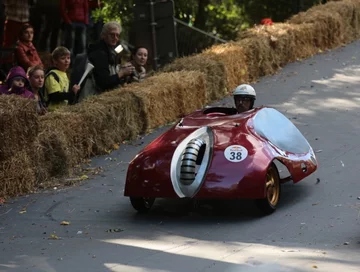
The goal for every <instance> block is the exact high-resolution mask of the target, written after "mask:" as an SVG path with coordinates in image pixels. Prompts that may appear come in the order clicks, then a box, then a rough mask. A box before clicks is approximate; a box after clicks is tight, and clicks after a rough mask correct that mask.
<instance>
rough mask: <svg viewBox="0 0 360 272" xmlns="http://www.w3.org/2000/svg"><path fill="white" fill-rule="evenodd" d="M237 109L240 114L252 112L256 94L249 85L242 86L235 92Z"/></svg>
mask: <svg viewBox="0 0 360 272" xmlns="http://www.w3.org/2000/svg"><path fill="white" fill-rule="evenodd" d="M233 96H234V102H235V107H236V110H237V112H238V113H243V112H245V111H248V110H251V109H252V108H253V107H254V102H255V99H256V92H255V89H254V88H253V87H251V86H250V85H248V84H241V85H239V86H237V87H236V89H235V90H234V91H233Z"/></svg>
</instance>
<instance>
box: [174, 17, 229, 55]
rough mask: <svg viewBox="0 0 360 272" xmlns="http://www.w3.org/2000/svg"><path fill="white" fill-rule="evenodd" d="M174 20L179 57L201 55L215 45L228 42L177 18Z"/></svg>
mask: <svg viewBox="0 0 360 272" xmlns="http://www.w3.org/2000/svg"><path fill="white" fill-rule="evenodd" d="M174 20H175V26H176V36H177V44H178V53H179V57H183V56H189V55H192V54H195V53H200V52H201V51H203V50H204V49H206V48H209V47H211V46H212V45H214V44H219V43H226V42H227V41H226V40H223V39H221V38H219V37H216V36H215V35H213V34H211V33H208V32H205V31H203V30H201V29H199V28H196V27H193V26H190V25H188V24H187V23H185V22H183V21H181V20H179V19H177V18H175V19H174Z"/></svg>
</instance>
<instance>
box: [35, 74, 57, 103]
mask: <svg viewBox="0 0 360 272" xmlns="http://www.w3.org/2000/svg"><path fill="white" fill-rule="evenodd" d="M54 69H56V68H55V67H51V68H49V69H47V70H46V71H45V78H44V87H43V88H41V89H40V90H39V96H40V100H41V101H42V103H43V104H44V105H45V106H46V107H47V106H48V103H49V98H48V96H47V92H46V87H45V82H46V79H47V78H48V77H49V76H51V75H52V76H53V77H54V79H55V80H56V82H58V83H60V78H59V76H58V75H57V74H56V73H55V72H54V71H52V70H54Z"/></svg>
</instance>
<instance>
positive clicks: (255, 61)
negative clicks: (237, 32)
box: [236, 36, 278, 81]
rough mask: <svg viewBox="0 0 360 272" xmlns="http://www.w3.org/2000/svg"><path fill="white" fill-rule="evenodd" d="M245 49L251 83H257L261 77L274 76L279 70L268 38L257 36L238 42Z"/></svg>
mask: <svg viewBox="0 0 360 272" xmlns="http://www.w3.org/2000/svg"><path fill="white" fill-rule="evenodd" d="M236 43H237V44H238V46H240V47H242V48H243V51H244V54H245V57H246V59H247V60H248V61H247V71H248V75H249V81H256V80H257V79H258V78H259V77H261V76H264V75H269V74H273V73H275V72H276V70H277V69H278V65H277V63H276V56H275V53H274V51H273V50H272V48H271V46H270V43H269V41H268V39H267V38H266V37H262V36H255V37H251V38H245V39H242V40H239V41H237V42H236Z"/></svg>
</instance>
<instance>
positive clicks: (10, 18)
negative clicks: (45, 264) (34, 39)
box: [3, 0, 30, 48]
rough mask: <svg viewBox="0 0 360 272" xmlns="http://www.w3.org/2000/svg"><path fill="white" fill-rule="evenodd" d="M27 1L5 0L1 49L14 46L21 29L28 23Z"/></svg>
mask: <svg viewBox="0 0 360 272" xmlns="http://www.w3.org/2000/svg"><path fill="white" fill-rule="evenodd" d="M29 2H30V1H29V0H5V15H6V21H5V28H4V41H3V47H7V48H9V47H12V46H14V45H15V43H16V40H17V38H18V35H19V32H20V29H21V27H22V26H23V25H24V24H26V23H29V17H30V12H29V10H30V5H29Z"/></svg>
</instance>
